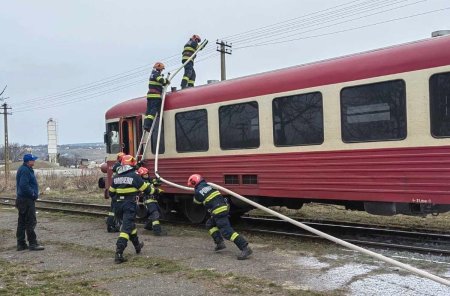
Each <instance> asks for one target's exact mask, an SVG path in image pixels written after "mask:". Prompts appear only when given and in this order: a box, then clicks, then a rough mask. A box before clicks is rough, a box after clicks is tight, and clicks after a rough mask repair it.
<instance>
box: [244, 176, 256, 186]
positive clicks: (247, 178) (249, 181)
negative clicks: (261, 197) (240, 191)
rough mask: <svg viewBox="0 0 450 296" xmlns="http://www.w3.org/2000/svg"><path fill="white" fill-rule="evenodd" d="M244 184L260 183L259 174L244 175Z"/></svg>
mask: <svg viewBox="0 0 450 296" xmlns="http://www.w3.org/2000/svg"><path fill="white" fill-rule="evenodd" d="M242 184H258V176H257V175H242Z"/></svg>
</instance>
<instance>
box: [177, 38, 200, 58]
mask: <svg viewBox="0 0 450 296" xmlns="http://www.w3.org/2000/svg"><path fill="white" fill-rule="evenodd" d="M197 49H198V42H197V41H195V40H189V41H188V42H187V43H186V45H185V46H184V49H183V57H182V59H181V60H182V62H183V63H184V62H185V61H186V60H187V59H189V58H190V57H191V56H192V55H193V54H194V52H195V51H196V50H197ZM194 59H195V57H194V58H193V59H192V62H193V61H194Z"/></svg>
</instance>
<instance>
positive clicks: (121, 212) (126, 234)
mask: <svg viewBox="0 0 450 296" xmlns="http://www.w3.org/2000/svg"><path fill="white" fill-rule="evenodd" d="M115 209H116V212H115V215H116V217H117V218H118V219H120V220H122V226H121V227H120V234H119V238H118V239H117V243H116V246H117V252H119V253H123V251H124V250H125V248H126V247H127V243H128V240H130V241H131V242H132V243H133V245H134V246H135V247H137V246H138V245H139V238H138V236H137V228H136V224H135V219H136V200H135V197H129V198H127V199H125V200H120V199H118V200H117V203H116V207H115Z"/></svg>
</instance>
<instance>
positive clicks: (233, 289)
mask: <svg viewBox="0 0 450 296" xmlns="http://www.w3.org/2000/svg"><path fill="white" fill-rule="evenodd" d="M52 243H53V244H58V245H59V246H60V247H61V249H63V250H66V251H70V252H73V253H77V254H82V255H83V256H86V257H95V258H107V257H108V258H111V260H112V257H111V256H112V252H111V251H108V250H104V249H99V248H94V247H88V246H82V245H78V244H74V243H60V242H52ZM131 247H132V246H131ZM121 267H123V268H129V267H134V268H143V269H146V270H148V271H150V272H151V273H159V274H172V275H175V276H177V277H182V278H186V279H189V280H193V281H195V282H201V283H202V284H204V285H205V286H207V287H208V288H212V289H220V290H223V289H224V290H226V291H227V292H228V293H232V294H236V295H255V294H263V295H265V294H283V295H284V294H286V295H292V296H304V295H305V296H306V295H308V296H309V295H324V294H323V293H322V294H318V293H316V292H313V291H306V290H291V289H287V288H285V287H283V286H281V285H278V284H276V283H273V282H271V281H268V280H262V279H257V278H252V277H246V276H241V275H235V274H233V273H227V274H222V273H219V272H217V271H214V270H210V269H193V268H190V267H188V266H186V265H184V264H183V263H182V262H180V261H177V260H172V259H167V258H161V257H151V256H146V257H144V256H129V257H128V261H127V262H126V263H123V265H121ZM326 295H340V294H326Z"/></svg>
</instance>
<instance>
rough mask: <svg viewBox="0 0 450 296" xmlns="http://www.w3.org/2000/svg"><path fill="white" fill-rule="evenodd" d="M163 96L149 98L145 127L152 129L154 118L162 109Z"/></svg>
mask: <svg viewBox="0 0 450 296" xmlns="http://www.w3.org/2000/svg"><path fill="white" fill-rule="evenodd" d="M161 102H162V99H161V98H148V99H147V110H146V112H145V119H144V129H146V130H150V128H151V127H152V124H153V120H155V117H156V113H158V112H159V111H160V109H161Z"/></svg>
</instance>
